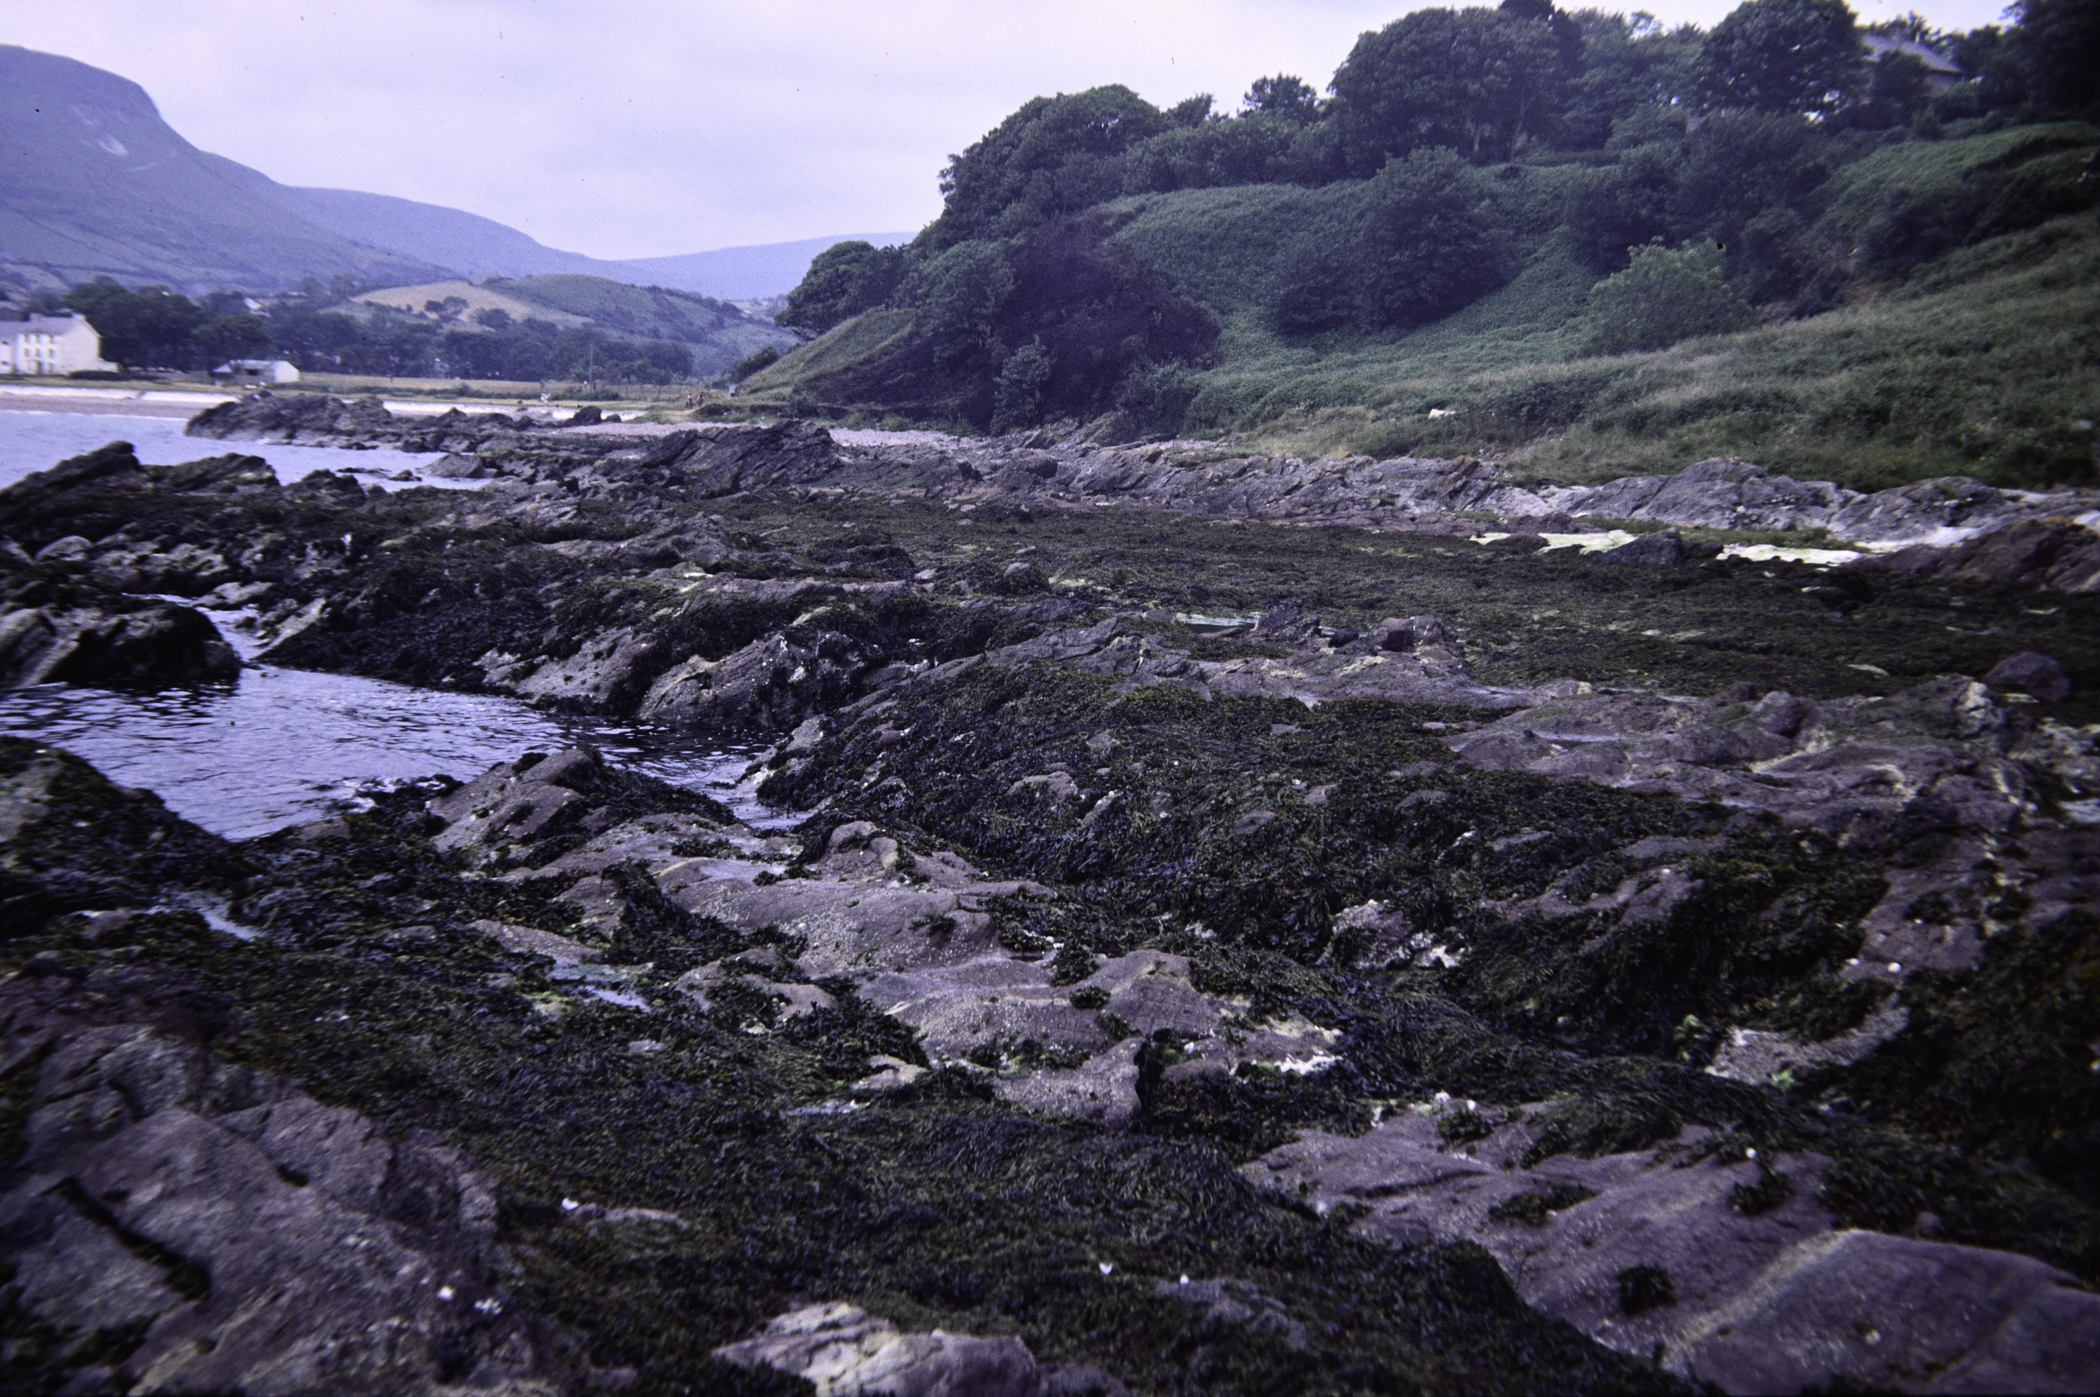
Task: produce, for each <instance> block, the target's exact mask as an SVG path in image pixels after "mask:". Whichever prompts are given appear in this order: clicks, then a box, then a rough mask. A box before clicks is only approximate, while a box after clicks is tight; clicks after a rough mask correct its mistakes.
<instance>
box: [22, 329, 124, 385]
mask: <svg viewBox="0 0 2100 1397" xmlns="http://www.w3.org/2000/svg"><path fill="white" fill-rule="evenodd" d="M116 367H117V366H116V365H115V364H112V363H110V362H109V361H108V360H106V359H104V358H103V357H102V336H101V335H99V334H97V333H96V332H95V327H94V326H92V325H90V324H88V322H87V320H86V319H85V318H84V317H82V316H78V315H38V316H32V317H31V318H30V319H28V320H11V321H10V320H0V374H69V373H78V372H80V371H81V370H83V369H97V370H100V371H102V372H104V373H108V372H109V371H111V370H113V369H115V368H116Z"/></svg>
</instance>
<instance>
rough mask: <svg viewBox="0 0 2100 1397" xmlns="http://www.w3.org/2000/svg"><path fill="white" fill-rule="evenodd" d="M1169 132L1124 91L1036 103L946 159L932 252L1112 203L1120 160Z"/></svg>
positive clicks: (1158, 115) (1159, 116)
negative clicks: (1148, 140)
mask: <svg viewBox="0 0 2100 1397" xmlns="http://www.w3.org/2000/svg"><path fill="white" fill-rule="evenodd" d="M1167 129H1168V121H1167V118H1166V116H1165V115H1164V114H1163V113H1162V112H1161V111H1160V110H1159V108H1157V107H1155V106H1153V105H1152V104H1151V103H1150V102H1147V101H1146V100H1145V99H1144V98H1142V97H1140V96H1138V95H1137V94H1136V93H1135V92H1132V91H1131V90H1130V89H1129V88H1127V87H1123V86H1121V85H1120V84H1118V85H1112V86H1108V87H1096V88H1090V89H1088V90H1087V91H1085V92H1076V93H1072V94H1070V95H1060V96H1056V97H1037V98H1035V99H1034V100H1032V101H1030V102H1027V103H1025V104H1024V105H1023V106H1022V107H1021V109H1020V110H1019V111H1017V112H1015V113H1014V114H1013V115H1012V116H1010V117H1008V118H1007V119H1006V120H1004V121H1002V122H1000V123H999V124H998V125H997V126H995V127H993V128H992V129H991V130H990V131H989V132H987V133H986V134H985V136H984V137H983V139H981V140H979V141H978V142H976V143H975V144H974V145H972V146H971V147H970V148H969V149H968V150H965V151H964V152H963V153H962V154H961V155H957V156H954V157H952V158H951V159H950V160H949V163H948V168H947V169H946V170H945V171H944V172H943V173H942V175H941V193H942V194H944V195H946V196H947V202H946V205H945V207H944V208H943V209H942V211H941V216H940V218H939V219H937V220H935V222H934V224H933V226H932V227H930V228H929V229H927V234H928V236H929V238H930V241H931V245H932V247H933V248H934V249H935V250H939V249H942V248H947V247H952V246H954V245H955V244H956V243H959V242H965V241H967V240H969V239H971V238H983V237H1012V236H1014V235H1016V234H1019V233H1024V232H1026V231H1028V230H1029V229H1030V228H1032V227H1034V226H1036V225H1038V224H1040V223H1043V222H1045V221H1046V220H1048V219H1051V218H1054V217H1056V216H1057V215H1059V214H1065V213H1076V212H1077V211H1079V210H1080V209H1083V208H1086V207H1088V206H1089V205H1091V204H1096V203H1099V202H1100V201H1101V200H1102V199H1104V198H1112V197H1114V196H1115V195H1116V194H1117V193H1120V192H1121V189H1120V183H1121V170H1120V167H1119V166H1117V165H1116V164H1115V157H1117V156H1120V155H1121V154H1123V152H1125V151H1126V150H1128V149H1130V147H1132V146H1133V145H1135V144H1137V143H1138V142H1139V141H1142V140H1145V139H1146V138H1147V137H1151V136H1156V135H1158V134H1159V133H1160V132H1162V131H1164V130H1167Z"/></svg>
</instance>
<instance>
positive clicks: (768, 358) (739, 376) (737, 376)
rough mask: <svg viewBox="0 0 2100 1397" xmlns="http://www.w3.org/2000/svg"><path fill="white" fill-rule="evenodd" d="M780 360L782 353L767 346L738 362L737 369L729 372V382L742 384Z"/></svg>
mask: <svg viewBox="0 0 2100 1397" xmlns="http://www.w3.org/2000/svg"><path fill="white" fill-rule="evenodd" d="M779 360H780V351H779V350H778V349H775V348H774V347H773V346H772V345H770V344H769V345H765V346H763V347H762V348H760V349H757V350H754V351H753V352H751V353H749V354H746V355H745V356H744V357H743V358H741V359H739V360H737V361H736V367H735V368H733V369H731V370H730V371H729V381H730V382H732V383H742V382H743V381H744V380H745V379H747V378H749V377H751V375H753V374H755V373H757V372H758V371H759V370H760V369H764V368H770V367H771V366H772V365H774V364H775V363H778V362H779Z"/></svg>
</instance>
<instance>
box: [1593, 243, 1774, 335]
mask: <svg viewBox="0 0 2100 1397" xmlns="http://www.w3.org/2000/svg"><path fill="white" fill-rule="evenodd" d="M1587 318H1588V321H1589V325H1588V333H1587V335H1586V337H1585V341H1584V348H1585V349H1586V350H1587V351H1588V352H1589V353H1591V354H1625V353H1629V352H1631V351H1634V350H1641V349H1666V348H1668V347H1669V346H1670V345H1673V344H1676V343H1677V342H1678V341H1679V340H1688V339H1691V338H1692V337H1693V336H1695V335H1721V334H1726V333H1728V332H1729V331H1731V330H1741V329H1746V328H1748V327H1749V326H1750V325H1751V324H1752V323H1753V322H1754V321H1755V320H1756V318H1757V317H1756V315H1755V313H1754V312H1753V311H1752V310H1751V309H1750V305H1749V303H1748V302H1747V301H1745V300H1744V299H1743V298H1742V297H1741V296H1738V295H1737V294H1736V293H1735V291H1734V290H1733V289H1731V288H1730V287H1729V285H1728V283H1727V282H1726V281H1724V280H1723V279H1722V277H1721V250H1720V248H1718V247H1716V246H1714V245H1713V244H1712V243H1707V244H1706V245H1704V246H1693V247H1686V248H1680V249H1678V250H1676V251H1672V250H1671V249H1669V248H1666V247H1661V246H1659V245H1654V244H1651V245H1650V246H1647V247H1641V248H1635V249H1634V251H1633V258H1632V264H1631V265H1630V266H1628V267H1627V269H1626V270H1625V271H1623V272H1619V273H1616V274H1615V275H1612V276H1608V277H1606V278H1605V279H1604V280H1602V281H1600V282H1598V283H1597V284H1596V285H1595V286H1594V287H1592V288H1591V289H1590V306H1589V311H1588V317H1587Z"/></svg>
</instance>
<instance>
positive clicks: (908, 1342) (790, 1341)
mask: <svg viewBox="0 0 2100 1397" xmlns="http://www.w3.org/2000/svg"><path fill="white" fill-rule="evenodd" d="M715 1356H716V1357H717V1358H720V1359H722V1360H724V1361H726V1362H729V1363H735V1364H738V1365H739V1366H742V1367H746V1368H771V1369H773V1370H774V1371H776V1372H781V1373H788V1374H791V1375H793V1376H795V1377H799V1378H803V1379H805V1380H807V1381H808V1382H809V1383H811V1384H812V1385H813V1386H814V1387H815V1389H816V1391H817V1393H818V1394H819V1397H860V1395H861V1394H867V1397H877V1394H881V1397H1064V1394H1070V1395H1071V1397H1079V1394H1082V1393H1088V1392H1095V1393H1100V1394H1103V1397H1127V1394H1126V1392H1125V1389H1124V1387H1123V1385H1122V1384H1121V1383H1119V1382H1116V1381H1115V1380H1114V1379H1112V1378H1110V1377H1108V1376H1107V1375H1105V1374H1102V1373H1099V1372H1097V1371H1095V1370H1094V1369H1091V1368H1083V1367H1074V1366H1060V1365H1056V1364H1052V1365H1049V1366H1048V1367H1045V1366H1044V1365H1040V1364H1038V1363H1037V1362H1036V1361H1035V1357H1034V1355H1033V1354H1031V1353H1029V1351H1028V1346H1027V1345H1026V1344H1024V1343H1022V1342H1021V1341H1020V1340H1019V1339H1016V1338H1013V1337H1011V1336H1002V1337H1000V1338H995V1339H980V1338H976V1337H973V1336H971V1335H968V1334H948V1333H944V1332H942V1331H940V1330H935V1331H934V1332H932V1333H930V1334H907V1333H902V1332H900V1331H899V1330H898V1329H897V1326H895V1325H894V1324H891V1323H890V1322H889V1321H888V1320H885V1319H878V1318H876V1317H874V1316H872V1315H870V1314H868V1313H867V1312H866V1311H864V1310H859V1309H856V1308H854V1307H853V1306H851V1305H843V1304H820V1305H806V1306H804V1307H803V1308H801V1309H799V1310H791V1311H789V1312H788V1313H787V1314H784V1315H781V1316H780V1317H779V1318H777V1319H775V1320H772V1321H771V1322H769V1323H768V1324H767V1325H766V1327H765V1328H764V1330H762V1331H761V1332H760V1333H759V1334H758V1336H757V1337H755V1338H751V1339H746V1340H744V1341H742V1342H741V1343H735V1344H727V1345H724V1346H723V1347H721V1348H718V1349H716V1350H715Z"/></svg>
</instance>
